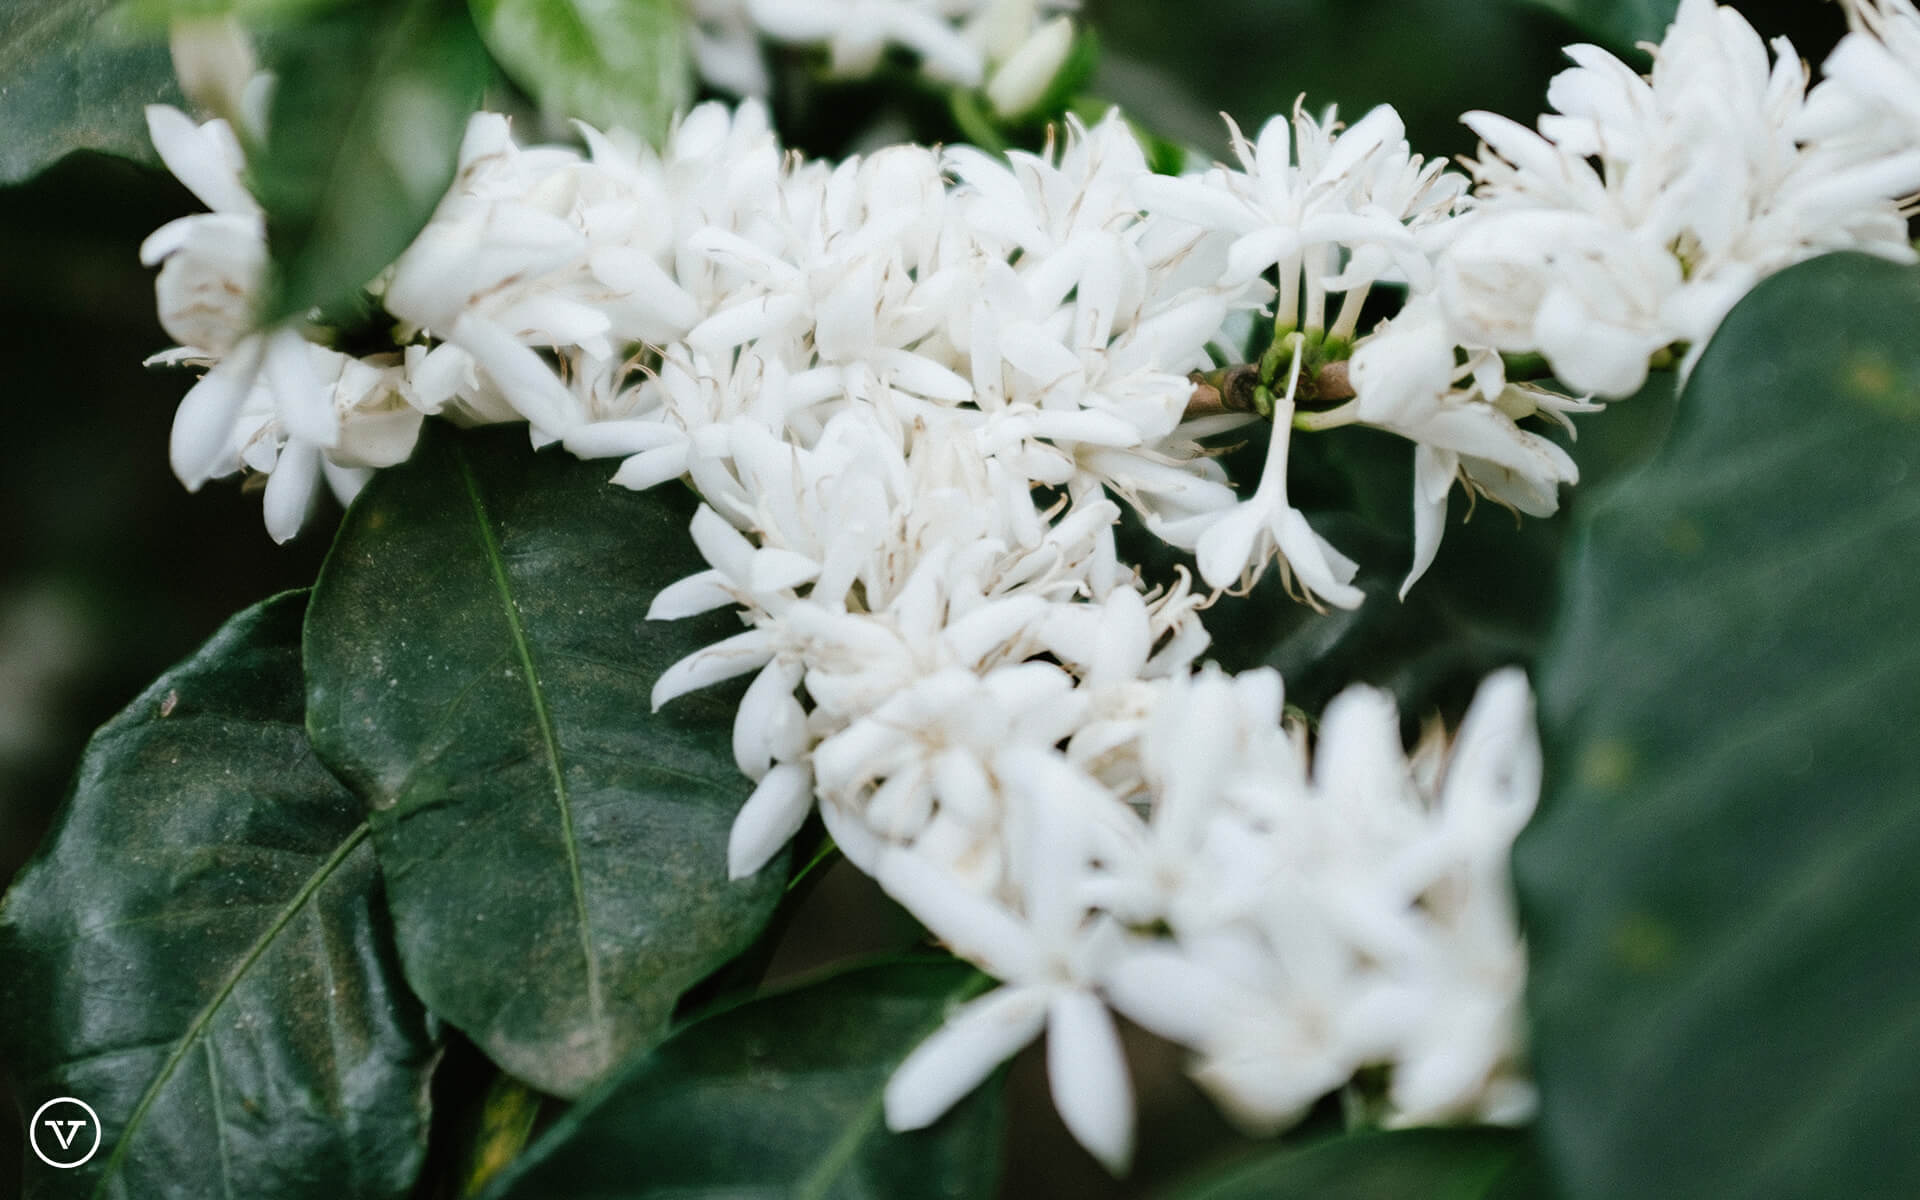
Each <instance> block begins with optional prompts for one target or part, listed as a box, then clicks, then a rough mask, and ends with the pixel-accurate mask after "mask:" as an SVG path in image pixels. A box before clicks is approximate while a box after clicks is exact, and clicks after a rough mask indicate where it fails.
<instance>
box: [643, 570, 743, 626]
mask: <svg viewBox="0 0 1920 1200" xmlns="http://www.w3.org/2000/svg"><path fill="white" fill-rule="evenodd" d="M733 602H734V595H733V593H732V592H731V591H728V590H727V577H726V576H725V575H722V574H721V573H720V572H718V571H701V572H699V573H697V574H694V575H689V576H687V577H686V578H685V579H677V580H675V581H674V582H672V583H670V584H668V585H667V586H666V587H663V588H661V589H660V590H659V591H658V592H656V593H654V597H653V603H652V604H650V605H648V606H647V620H649V621H678V620H680V619H681V618H682V617H692V616H697V615H699V614H700V613H703V612H712V611H713V610H714V609H716V608H725V607H726V606H727V605H729V604H732V603H733Z"/></svg>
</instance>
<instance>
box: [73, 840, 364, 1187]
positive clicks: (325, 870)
mask: <svg viewBox="0 0 1920 1200" xmlns="http://www.w3.org/2000/svg"><path fill="white" fill-rule="evenodd" d="M367 833H368V826H367V823H366V822H365V821H362V822H361V823H360V824H359V825H357V826H355V827H354V830H353V832H352V833H350V834H348V835H347V837H346V839H345V840H343V841H342V842H341V843H340V845H339V846H338V847H337V848H336V849H335V850H334V852H333V853H332V854H331V855H329V856H328V857H327V861H325V862H323V863H321V864H320V866H319V868H318V869H317V870H315V871H314V873H313V874H312V875H310V876H308V878H307V881H306V883H304V884H302V885H301V887H300V890H299V891H298V892H295V893H294V896H293V899H291V900H289V901H287V904H286V907H284V908H282V909H281V910H280V915H279V916H277V917H275V918H274V920H273V923H272V924H271V925H268V926H267V928H266V929H265V930H264V931H262V932H261V934H260V936H259V937H257V938H255V939H254V941H253V944H252V945H251V946H248V947H247V952H246V954H244V955H242V956H241V958H240V961H239V962H238V963H236V964H234V968H233V970H232V971H229V972H228V973H227V977H226V979H225V980H223V981H222V982H221V984H220V989H219V990H218V991H216V992H215V993H214V994H213V998H212V999H210V1000H208V1001H207V1003H206V1006H205V1007H204V1008H202V1009H201V1010H200V1011H199V1012H198V1013H197V1014H195V1016H194V1018H193V1020H192V1022H191V1023H189V1024H188V1026H187V1031H186V1032H185V1033H184V1034H182V1035H181V1037H180V1040H179V1042H178V1043H177V1044H175V1046H174V1048H173V1052H172V1053H171V1054H169V1055H167V1060H166V1061H165V1062H164V1063H162V1064H160V1070H159V1071H157V1072H156V1073H155V1074H154V1077H153V1082H152V1083H149V1084H148V1085H147V1088H146V1091H144V1092H142V1093H141V1095H140V1102H139V1103H138V1104H136V1105H134V1107H133V1113H132V1115H131V1116H129V1117H128V1118H127V1123H126V1125H125V1126H124V1127H122V1129H121V1131H120V1136H119V1138H118V1139H117V1140H116V1141H115V1142H114V1146H113V1150H112V1151H111V1152H110V1153H109V1154H108V1155H107V1161H106V1164H105V1165H104V1166H102V1167H101V1168H100V1182H99V1183H98V1184H96V1185H95V1186H94V1189H93V1196H94V1200H100V1197H102V1196H104V1195H106V1190H107V1185H108V1184H109V1183H111V1182H112V1181H113V1178H114V1173H115V1172H116V1171H117V1170H118V1169H119V1167H120V1163H121V1162H122V1161H123V1160H124V1159H125V1158H126V1155H127V1147H128V1146H130V1145H131V1144H132V1143H133V1139H134V1135H135V1134H137V1133H138V1132H139V1130H140V1125H141V1123H142V1122H143V1121H145V1120H146V1118H147V1112H148V1111H149V1110H150V1109H152V1107H153V1104H154V1101H155V1100H157V1099H159V1097H160V1092H161V1090H162V1089H164V1088H165V1087H166V1086H167V1083H168V1082H169V1081H170V1080H171V1079H172V1078H173V1074H174V1072H175V1071H177V1070H179V1069H180V1064H181V1063H183V1062H185V1061H186V1058H187V1055H188V1054H189V1053H191V1052H192V1050H193V1047H194V1046H196V1045H198V1044H200V1039H201V1037H203V1036H204V1035H205V1034H206V1031H207V1027H208V1026H209V1025H211V1024H212V1023H213V1018H214V1014H215V1013H217V1012H219V1011H220V1007H221V1006H222V1005H223V1004H225V1003H226V1002H227V998H228V997H229V996H231V995H233V990H234V989H235V988H237V987H239V986H240V981H241V979H243V978H245V977H246V974H247V972H248V971H251V970H252V969H253V966H254V964H255V963H257V962H259V961H260V958H261V956H262V955H264V954H265V953H266V952H267V948H268V947H269V946H271V945H272V944H273V942H274V939H276V938H278V937H279V936H280V931H281V930H283V929H285V928H286V927H287V924H288V922H290V921H292V920H293V918H294V916H295V915H296V914H298V913H299V911H300V910H301V909H302V908H304V907H305V906H306V903H307V901H308V900H310V899H312V898H313V894H314V893H315V892H316V891H318V890H319V889H320V886H321V885H322V884H324V883H325V882H326V881H327V880H328V879H329V878H331V877H332V875H333V873H334V872H335V871H336V870H338V869H339V867H340V864H341V863H343V862H345V861H346V859H347V856H348V855H350V854H352V853H353V852H354V850H356V849H357V848H358V847H359V845H360V843H361V842H364V841H366V840H367Z"/></svg>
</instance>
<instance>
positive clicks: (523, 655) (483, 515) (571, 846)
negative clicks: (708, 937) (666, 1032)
mask: <svg viewBox="0 0 1920 1200" xmlns="http://www.w3.org/2000/svg"><path fill="white" fill-rule="evenodd" d="M453 457H454V462H455V463H456V464H457V465H458V466H459V468H460V479H461V481H462V483H463V484H464V485H465V487H466V492H467V500H468V502H469V503H470V504H471V506H472V508H473V515H474V521H475V524H476V525H477V526H478V529H479V534H480V545H481V548H482V550H483V551H484V552H485V554H486V559H487V568H488V570H489V572H490V573H491V574H492V577H493V583H494V588H495V591H496V592H497V593H498V594H499V597H500V607H501V609H502V610H503V611H504V613H505V615H506V619H507V631H508V634H509V636H510V637H511V638H512V641H513V649H514V653H515V655H516V656H517V657H518V658H519V659H520V672H521V674H522V675H524V676H525V677H526V681H527V694H528V697H529V698H530V699H531V701H532V703H533V715H534V721H535V723H536V724H537V725H538V726H539V729H540V740H541V744H542V746H543V747H544V748H545V750H546V758H547V771H548V775H549V777H550V778H551V780H552V783H553V799H554V805H555V807H556V808H557V809H558V810H559V814H560V841H561V848H562V849H564V850H565V851H566V856H567V876H568V881H569V883H570V884H571V886H572V888H573V907H574V915H575V917H576V918H577V922H576V923H577V924H578V925H579V928H580V953H581V957H582V958H583V959H584V960H585V964H586V984H587V1012H588V1014H589V1016H590V1017H591V1019H592V1022H593V1028H594V1032H595V1035H596V1036H599V1035H601V1034H602V1033H603V1031H604V1029H605V1025H606V1022H605V1010H604V1005H603V1001H602V998H601V994H600V960H599V957H598V956H597V955H596V954H595V953H594V950H593V945H594V937H593V922H592V919H591V918H590V916H589V914H588V911H587V889H586V881H585V878H584V876H583V874H582V872H581V869H580V847H579V842H578V840H577V839H576V837H575V835H574V830H573V804H572V800H571V798H570V797H569V795H568V793H567V778H566V771H565V769H564V768H563V767H562V765H561V761H560V739H559V737H558V735H557V734H555V732H554V728H553V717H552V714H551V713H550V712H548V710H547V697H546V692H545V690H544V689H543V688H542V687H541V686H540V676H539V673H538V672H537V671H536V670H535V669H534V665H533V647H532V646H531V645H530V644H529V643H528V641H527V632H526V627H525V626H524V625H523V624H522V622H521V620H520V609H519V606H518V605H516V604H515V603H514V599H513V584H512V581H510V580H509V579H508V578H507V566H506V561H505V559H504V558H503V557H502V556H501V553H500V543H499V540H498V539H497V538H495V537H494V533H493V520H492V518H491V517H490V516H489V515H488V513H487V502H486V499H485V497H483V496H482V495H481V494H480V481H479V480H478V479H477V478H476V477H475V476H474V473H473V465H472V463H470V462H469V461H468V460H467V453H466V450H465V449H464V448H463V447H460V446H455V447H454V448H453Z"/></svg>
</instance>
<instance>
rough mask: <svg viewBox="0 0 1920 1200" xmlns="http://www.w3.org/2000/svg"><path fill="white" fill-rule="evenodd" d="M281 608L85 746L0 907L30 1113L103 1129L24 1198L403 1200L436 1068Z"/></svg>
mask: <svg viewBox="0 0 1920 1200" xmlns="http://www.w3.org/2000/svg"><path fill="white" fill-rule="evenodd" d="M304 608H305V596H304V595H302V594H298V593H295V594H289V595H285V596H281V597H279V598H278V599H274V600H269V601H267V602H266V603H265V604H262V605H260V606H258V607H256V608H253V609H250V610H248V611H247V612H245V613H242V614H241V615H240V616H238V617H236V618H234V619H233V620H232V621H231V622H229V623H228V625H227V626H226V628H225V629H223V630H221V631H220V633H218V634H217V635H215V636H214V638H213V640H212V641H210V642H209V643H207V645H206V646H205V648H203V649H202V650H201V651H200V652H199V653H198V654H196V655H194V656H193V657H192V658H190V659H188V660H187V661H186V662H184V663H182V664H181V665H180V666H178V667H175V668H174V669H173V670H171V671H169V672H168V673H167V674H165V675H163V676H161V677H160V680H159V681H158V682H157V683H155V684H154V685H153V686H152V687H151V688H149V689H147V691H146V692H145V693H144V694H143V695H141V696H140V698H139V699H137V700H135V701H134V702H133V704H132V705H131V706H129V707H128V708H127V710H126V711H125V712H123V713H121V714H120V715H119V716H117V717H115V718H114V719H113V720H112V721H110V722H108V723H107V724H106V725H105V726H104V727H103V728H102V729H101V730H100V732H99V733H98V734H97V735H95V737H94V739H93V742H92V744H91V745H90V746H88V748H87V753H86V756H85V757H84V758H83V759H82V760H81V764H80V772H79V775H78V777H77V781H76V783H75V787H74V792H73V795H72V797H71V798H70V799H69V800H68V802H67V806H66V809H65V810H64V811H63V813H62V814H61V816H60V819H59V823H58V825H57V827H56V828H55V830H54V832H53V834H52V836H51V838H50V839H49V841H48V843H47V845H46V846H45V847H44V848H43V849H42V851H41V853H40V855H39V857H38V858H36V859H35V860H34V862H33V863H32V864H31V865H30V866H29V867H28V868H27V869H26V870H25V871H24V872H23V873H22V874H21V876H20V879H19V881H18V882H17V883H16V884H15V886H14V888H13V891H12V892H10V893H9V894H8V896H7V899H6V903H5V905H4V906H3V907H0V1013H3V1014H4V1020H5V1025H4V1033H5V1035H6V1040H7V1042H8V1046H7V1052H8V1054H9V1055H10V1056H11V1057H12V1058H13V1061H14V1063H15V1065H16V1067H17V1069H18V1071H19V1076H18V1079H17V1081H16V1082H17V1085H18V1091H19V1094H20V1098H21V1100H22V1101H23V1103H25V1104H26V1105H27V1106H28V1111H29V1112H31V1111H32V1109H33V1108H35V1107H38V1106H39V1105H40V1104H41V1103H42V1102H43V1101H46V1100H49V1099H51V1098H53V1097H56V1096H73V1097H77V1098H79V1099H80V1100H83V1101H85V1102H86V1103H88V1104H90V1105H91V1106H92V1107H93V1108H94V1109H95V1110H96V1111H97V1112H98V1113H99V1116H100V1120H101V1122H102V1123H103V1125H104V1127H105V1128H104V1135H103V1137H102V1138H101V1143H100V1149H99V1151H98V1152H97V1153H96V1154H95V1156H94V1157H93V1159H92V1160H91V1161H89V1162H88V1163H87V1164H86V1165H85V1166H84V1167H82V1168H81V1169H79V1170H75V1171H55V1170H53V1169H52V1168H49V1167H45V1166H42V1165H41V1164H40V1163H38V1162H37V1161H34V1160H29V1168H28V1184H29V1188H28V1190H29V1191H30V1192H32V1193H34V1194H37V1195H45V1196H76V1195H89V1194H90V1195H94V1196H113V1197H127V1198H129V1200H148V1198H150V1197H156V1196H179V1197H201V1196H221V1195H225V1196H262V1197H265V1196H271V1197H299V1196H312V1197H321V1198H326V1200H333V1198H336V1197H355V1198H358V1197H368V1198H370V1197H391V1196H404V1195H406V1194H407V1192H408V1190H409V1188H410V1187H411V1185H412V1181H413V1178H414V1175H415V1174H416V1172H417V1171H418V1170H419V1167H420V1162H421V1159H422V1156H423V1155H424V1153H425V1143H426V1124H427V1107H428V1105H427V1076H428V1072H429V1071H430V1069H431V1068H432V1065H433V1063H434V1060H435V1059H436V1057H437V1056H438V1053H439V1050H438V1045H437V1038H436V1037H435V1036H434V1035H433V1034H432V1032H431V1031H430V1023H429V1021H428V1018H427V1017H426V1015H425V1013H424V1012H423V1011H422V1009H421V1007H420V1004H419V1002H418V1001H417V1000H415V999H414V997H413V996H412V995H411V994H410V993H409V992H408V991H407V988H406V985H405V983H404V982H403V981H402V979H401V975H400V968H399V963H398V961H397V958H396V956H395V954H394V949H393V944H392V940H391V934H390V933H389V932H388V929H387V925H386V921H385V916H384V913H383V911H382V908H383V906H382V904H381V901H380V899H379V895H378V892H379V883H378V878H377V875H376V873H375V867H374V856H373V850H372V847H371V845H369V843H368V840H367V826H366V825H365V823H364V822H363V819H362V814H361V811H360V805H359V804H358V803H357V802H356V801H355V799H354V797H353V796H352V794H351V793H349V792H348V791H347V790H346V789H345V788H344V787H342V786H341V785H340V783H339V782H338V781H337V780H335V779H334V778H333V777H332V776H331V775H329V774H327V772H326V771H325V769H323V768H322V767H321V766H320V764H319V763H318V762H316V761H315V759H314V757H313V753H312V751H311V750H310V748H309V747H308V745H307V737H306V731H305V730H304V729H303V728H302V726H301V683H300V624H301V614H302V612H303V610H304Z"/></svg>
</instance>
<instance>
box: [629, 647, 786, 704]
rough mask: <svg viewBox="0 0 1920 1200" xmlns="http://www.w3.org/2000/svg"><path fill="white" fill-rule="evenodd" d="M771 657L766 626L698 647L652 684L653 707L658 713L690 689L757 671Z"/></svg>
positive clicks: (771, 649)
mask: <svg viewBox="0 0 1920 1200" xmlns="http://www.w3.org/2000/svg"><path fill="white" fill-rule="evenodd" d="M772 657H773V636H772V635H771V634H769V633H768V632H767V631H766V630H764V629H749V630H747V631H746V632H745V633H738V634H735V635H734V636H732V637H730V638H727V639H726V640H725V641H720V642H715V643H714V644H713V645H711V646H708V647H707V648H706V649H704V650H696V651H694V652H693V653H692V654H689V655H687V656H686V657H685V658H683V659H681V660H680V661H679V662H677V663H675V664H673V665H672V666H671V667H668V668H667V669H666V671H665V672H663V673H662V674H661V676H660V678H659V680H658V681H657V682H656V683H655V684H654V685H653V709H654V711H655V712H658V711H660V706H661V705H663V704H665V703H667V702H668V701H669V700H673V699H675V698H677V697H680V696H684V695H686V694H687V693H688V692H697V691H699V690H700V689H701V688H703V687H710V686H712V685H713V684H716V683H719V682H721V681H722V680H725V679H732V678H733V677H734V676H736V675H745V674H746V673H747V672H748V671H755V670H758V669H760V668H761V667H764V666H766V665H767V660H768V659H770V658H772Z"/></svg>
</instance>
